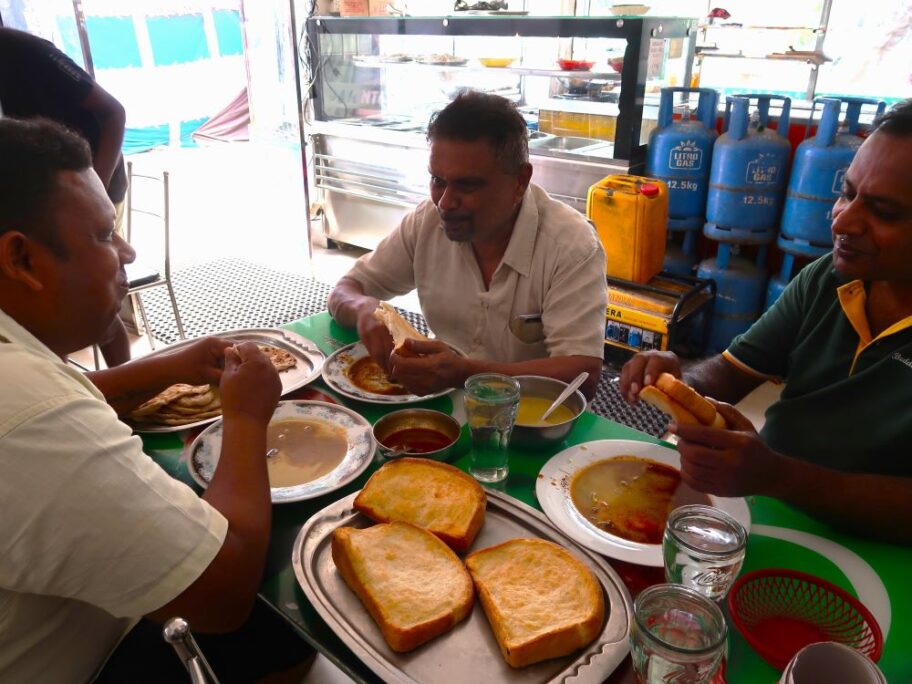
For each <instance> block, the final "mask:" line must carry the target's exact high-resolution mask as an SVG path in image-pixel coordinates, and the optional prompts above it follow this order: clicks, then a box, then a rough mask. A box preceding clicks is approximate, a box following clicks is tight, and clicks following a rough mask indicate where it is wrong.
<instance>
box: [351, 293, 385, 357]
mask: <svg viewBox="0 0 912 684" xmlns="http://www.w3.org/2000/svg"><path fill="white" fill-rule="evenodd" d="M376 309H377V300H376V299H373V300H372V302H371V303H370V304H367V305H364V306H361V307H359V308H358V322H357V326H356V327H357V329H358V338H359V339H360V340H361V343H362V344H363V345H364V346H365V347H366V348H367V353H368V354H370V355H371V358H372V359H373V360H374V361H376V362H377V363H378V364H380V368H382V369H383V370H384V371H385V372H386V373H387V374H389V372H390V354H392V353H393V338H392V336H391V335H390V334H389V330H387V328H386V326H385V325H383V323H381V322H380V320H379V319H378V318H377V317H376V316H374V311H376Z"/></svg>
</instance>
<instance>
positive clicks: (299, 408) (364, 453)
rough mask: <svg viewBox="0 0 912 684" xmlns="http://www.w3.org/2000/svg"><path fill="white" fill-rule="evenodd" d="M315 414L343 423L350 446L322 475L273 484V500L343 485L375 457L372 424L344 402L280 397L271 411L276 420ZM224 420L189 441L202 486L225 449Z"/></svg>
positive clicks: (300, 497)
mask: <svg viewBox="0 0 912 684" xmlns="http://www.w3.org/2000/svg"><path fill="white" fill-rule="evenodd" d="M293 417H294V418H314V419H318V420H324V421H326V422H328V423H333V424H335V425H338V426H340V427H342V428H343V429H344V430H345V436H346V439H347V441H348V449H347V450H346V451H345V456H344V457H343V458H342V462H341V463H339V465H338V466H336V468H335V469H334V470H333V471H331V472H329V473H327V474H326V475H323V476H322V477H319V478H317V479H316V480H312V481H310V482H305V483H304V484H299V485H295V486H294V487H273V488H272V503H291V502H293V501H303V500H304V499H313V498H314V497H317V496H322V495H323V494H326V493H328V492H332V491H335V490H337V489H339V488H340V487H344V486H345V485H347V484H348V483H349V482H351V481H352V480H354V479H355V478H356V477H358V475H360V474H361V473H363V472H364V469H365V468H367V466H368V465H369V464H370V462H371V460H372V459H373V457H374V450H375V449H376V446H377V445H376V443H375V442H374V436H373V434H372V432H371V425H370V423H368V422H367V420H366V419H364V418H363V417H362V416H360V415H359V414H357V413H355V412H354V411H352V410H351V409H348V408H345V407H344V406H338V405H336V404H327V403H325V402H322V401H280V402H279V405H278V406H277V407H276V410H275V412H274V413H273V414H272V419H273V420H280V419H284V418H293ZM222 425H223V424H222V420H221V419H219V420H218V422H217V423H215V424H214V425H211V426H209V427H208V428H206V429H205V430H204V431H203V432H201V433H200V434H199V435H198V436H197V438H196V439H195V440H193V444H191V445H190V455H189V457H188V459H187V468H188V469H189V471H190V476H191V477H192V478H193V479H194V480H195V481H196V483H197V484H198V485H199V486H200V487H203V488H205V487H208V486H209V481H210V480H211V479H212V475H213V474H214V473H215V467H216V466H217V465H218V460H219V454H220V453H221V451H222ZM263 458H266V455H265V454H264V455H263Z"/></svg>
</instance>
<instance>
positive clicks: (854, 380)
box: [724, 255, 912, 477]
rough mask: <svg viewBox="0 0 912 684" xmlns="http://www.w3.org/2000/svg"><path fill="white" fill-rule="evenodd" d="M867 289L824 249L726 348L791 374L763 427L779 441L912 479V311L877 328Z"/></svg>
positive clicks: (772, 371) (745, 361) (774, 443)
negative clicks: (846, 275) (840, 268)
mask: <svg viewBox="0 0 912 684" xmlns="http://www.w3.org/2000/svg"><path fill="white" fill-rule="evenodd" d="M866 288H867V284H866V283H864V282H862V281H860V280H853V281H847V280H846V279H845V278H843V277H842V276H840V275H839V274H838V273H837V272H836V271H835V270H834V268H833V266H832V257H831V255H826V256H824V257H821V258H820V259H818V260H817V261H815V262H813V263H812V264H809V265H808V266H806V267H805V268H804V269H803V270H802V271H801V272H800V273H799V274H798V275H797V276H796V277H795V279H794V280H793V281H792V282H791V283H789V285H788V286H787V287H786V289H785V291H784V292H783V293H782V297H781V298H780V299H779V300H778V301H777V302H776V304H775V305H774V306H773V307H772V308H770V309H769V311H767V312H766V313H765V314H764V315H763V316H762V317H761V318H760V320H758V321H757V322H756V323H755V324H754V325H753V326H752V327H751V328H750V330H748V331H747V332H746V333H744V334H743V335H741V336H739V337H736V338H735V339H734V340H733V342H732V344H731V346H730V347H729V348H728V350H727V351H726V352H724V355H725V357H726V358H727V359H728V360H729V361H730V362H732V363H733V364H735V365H736V366H737V367H739V368H741V369H742V370H744V371H747V372H749V373H752V374H754V375H757V376H759V377H763V378H768V379H782V380H784V381H785V386H784V388H783V391H782V395H781V397H780V399H779V401H777V402H776V403H774V404H773V405H772V406H770V408H769V409H768V410H767V413H766V423H765V425H764V427H763V429H762V431H761V434H762V436H763V438H764V439H765V440H766V442H767V443H768V444H769V445H770V446H771V447H772V448H773V449H775V450H777V451H780V452H781V453H784V454H786V455H788V456H793V457H797V458H801V459H804V460H807V461H810V462H813V463H817V464H819V465H823V466H828V467H831V468H836V469H838V470H844V471H849V472H864V473H879V474H884V475H897V476H908V477H912V446H910V445H912V316H909V317H907V318H905V319H904V320H901V321H899V322H897V323H896V324H894V325H893V326H891V327H890V328H888V329H887V330H884V331H883V332H882V333H880V334H879V335H877V336H874V335H872V334H871V332H870V327H869V325H868V321H867V317H866V315H865V299H866V295H867V292H866Z"/></svg>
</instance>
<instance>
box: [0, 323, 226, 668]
mask: <svg viewBox="0 0 912 684" xmlns="http://www.w3.org/2000/svg"><path fill="white" fill-rule="evenodd" d="M0 377H2V378H3V385H2V390H0V501H3V509H2V511H3V512H2V515H0V681H4V682H6V681H10V682H86V681H89V680H91V678H92V676H93V674H94V673H95V671H96V670H97V669H98V668H99V667H100V666H101V665H102V663H103V662H104V660H105V659H106V658H107V656H108V655H109V654H110V652H111V651H112V650H113V649H114V647H115V646H116V645H117V643H118V641H119V640H120V638H121V637H122V636H123V635H124V634H125V633H126V632H127V631H128V630H129V628H130V627H131V626H132V624H133V623H134V622H135V621H136V619H138V618H139V617H141V616H143V615H145V614H147V613H149V612H151V611H153V610H156V609H158V608H160V607H161V606H163V605H165V604H166V603H168V602H169V601H171V600H172V599H174V598H175V597H176V596H178V595H179V594H180V593H181V592H183V591H184V590H185V589H186V588H187V587H189V586H190V585H191V584H192V583H193V582H194V581H195V580H196V578H198V577H199V576H200V575H201V574H202V572H203V571H204V570H205V569H206V568H207V567H208V565H209V563H210V562H211V561H212V559H213V558H215V556H216V555H217V553H218V551H219V549H220V548H221V545H222V543H223V541H224V538H225V535H226V533H227V529H228V524H227V521H226V520H225V518H224V517H223V516H222V515H221V514H220V513H219V512H218V511H216V510H215V509H214V508H212V507H211V506H210V505H209V504H207V503H206V502H205V501H203V500H202V499H200V498H199V497H198V496H197V495H196V494H195V493H194V492H193V490H191V489H190V488H189V487H187V486H186V485H184V484H182V483H180V482H178V481H177V480H174V479H173V478H171V477H170V476H168V474H167V473H165V472H164V471H163V470H162V469H161V468H160V467H159V466H158V465H157V464H155V463H154V462H153V461H152V460H151V459H150V458H149V457H148V456H146V455H145V454H144V453H143V451H142V444H141V442H140V440H139V438H138V437H136V436H133V435H132V434H131V430H130V428H129V427H127V426H126V425H125V424H124V423H122V422H121V421H120V420H118V418H117V416H116V414H115V413H114V411H113V410H112V409H111V407H110V406H108V404H107V403H105V401H104V400H103V397H102V395H101V394H100V392H99V391H98V390H97V388H95V387H94V386H93V385H92V384H91V382H89V381H88V379H86V378H85V377H84V376H83V375H82V374H81V373H79V372H77V371H76V370H75V369H72V368H69V367H68V366H66V365H65V364H64V363H63V362H62V361H61V360H60V359H59V358H57V357H56V356H55V355H54V354H53V353H52V352H51V351H50V350H49V349H48V348H47V347H45V346H44V345H43V344H41V342H40V341H38V340H37V339H36V338H35V337H33V336H32V335H31V334H30V333H29V332H28V331H26V330H25V329H24V328H22V327H21V326H19V325H18V323H16V322H15V321H14V320H13V319H12V318H11V317H9V316H8V315H7V314H6V313H4V312H3V311H0Z"/></svg>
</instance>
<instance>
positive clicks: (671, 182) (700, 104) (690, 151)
mask: <svg viewBox="0 0 912 684" xmlns="http://www.w3.org/2000/svg"><path fill="white" fill-rule="evenodd" d="M675 93H686V94H691V93H697V94H698V95H699V99H698V100H697V117H696V119H692V118H691V116H690V109H689V108H685V110H684V113H683V115H682V116H681V120H680V121H673V120H672V114H673V110H674V102H673V95H674V94H675ZM718 99H719V94H718V93H717V92H716V91H715V90H712V89H711V88H662V90H661V95H660V96H659V121H658V125H657V126H656V128H655V129H654V130H653V131H652V133H650V134H649V148H648V151H647V153H646V175H647V176H649V177H651V178H660V179H662V180H663V181H665V183H666V184H667V185H668V229H669V230H699V228H700V226H702V225H703V221H704V215H705V210H706V188H707V185H708V184H709V165H710V162H711V161H712V149H713V143H715V141H716V137H717V135H718V134H717V133H716V104H717V102H718Z"/></svg>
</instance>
